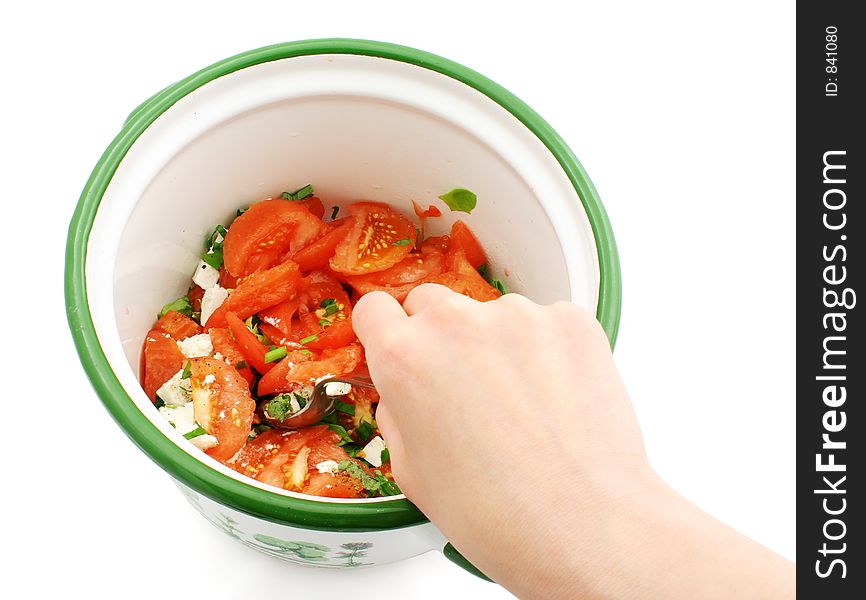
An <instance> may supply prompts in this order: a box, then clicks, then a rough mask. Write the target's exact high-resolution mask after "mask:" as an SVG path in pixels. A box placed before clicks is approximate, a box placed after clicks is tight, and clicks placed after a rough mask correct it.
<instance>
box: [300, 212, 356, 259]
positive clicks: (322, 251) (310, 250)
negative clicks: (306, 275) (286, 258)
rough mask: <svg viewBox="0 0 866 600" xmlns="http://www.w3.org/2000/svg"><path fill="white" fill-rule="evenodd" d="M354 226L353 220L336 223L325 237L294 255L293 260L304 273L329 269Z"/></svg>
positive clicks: (342, 220)
mask: <svg viewBox="0 0 866 600" xmlns="http://www.w3.org/2000/svg"><path fill="white" fill-rule="evenodd" d="M353 224H354V223H353V221H352V220H351V219H341V220H339V221H335V222H334V223H332V224H331V226H330V230H329V231H328V232H327V233H325V235H323V236H322V237H320V238H319V239H317V240H314V241H313V242H310V244H308V245H307V246H304V247H303V248H301V249H300V250H298V251H297V252H295V253H294V254H292V256H291V259H292V260H293V261H295V262H296V263H298V266H299V267H300V268H301V271H304V272H307V271H312V270H313V269H324V268H327V266H328V261H329V260H330V259H331V257H332V256H334V251H335V250H336V248H337V245H338V244H339V243H340V242H342V241H343V239H344V238H345V237H346V236H347V235H348V234H349V231H350V230H351V229H352V226H353Z"/></svg>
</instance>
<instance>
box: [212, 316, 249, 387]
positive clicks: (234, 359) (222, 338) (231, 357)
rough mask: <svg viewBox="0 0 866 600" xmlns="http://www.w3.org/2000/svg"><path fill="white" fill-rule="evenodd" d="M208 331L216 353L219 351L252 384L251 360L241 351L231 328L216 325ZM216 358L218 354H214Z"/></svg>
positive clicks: (225, 360)
mask: <svg viewBox="0 0 866 600" xmlns="http://www.w3.org/2000/svg"><path fill="white" fill-rule="evenodd" d="M232 316H234V315H232ZM244 329H246V327H244ZM208 333H210V339H211V343H212V344H213V349H214V353H215V354H216V353H219V354H220V355H221V356H222V358H223V361H224V362H225V363H226V364H228V365H231V366H232V367H234V368H235V369H236V370H237V372H238V373H240V374H241V377H243V378H244V379H246V380H247V384H251V383H252V382H253V372H252V370H251V369H250V365H249V362H247V357H246V356H245V355H244V353H243V352H242V351H241V349H240V346H238V345H237V344H236V343H235V341H234V340H233V339H232V336H231V333H229V330H228V329H226V328H223V327H219V328H216V327H215V328H214V329H211V330H210V331H209V332H208ZM254 337H255V336H254ZM256 341H258V340H256ZM214 358H216V356H214ZM238 365H242V366H238Z"/></svg>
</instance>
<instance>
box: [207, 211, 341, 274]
mask: <svg viewBox="0 0 866 600" xmlns="http://www.w3.org/2000/svg"><path fill="white" fill-rule="evenodd" d="M323 228H324V224H323V223H322V222H321V221H320V220H319V219H318V218H316V216H315V215H314V214H313V213H311V212H310V211H309V209H308V208H307V207H306V206H304V204H303V203H301V202H291V201H286V200H282V199H276V200H264V201H263V202H259V203H257V204H253V205H252V206H250V208H249V210H247V211H246V212H245V213H243V214H242V215H241V216H239V217H238V218H237V219H235V221H234V222H233V223H232V224H231V226H230V227H229V229H228V233H226V236H225V241H224V242H223V260H224V265H225V267H226V270H227V271H228V272H229V273H230V274H232V275H234V276H235V277H241V276H244V275H247V274H249V273H252V272H253V269H252V268H251V267H250V265H249V263H250V261H251V259H253V257H256V256H258V258H256V259H255V260H254V261H253V266H254V267H255V268H256V269H262V268H269V267H271V266H273V261H276V260H279V258H280V257H282V256H283V255H284V254H285V253H286V252H295V251H297V250H298V249H300V248H303V247H304V246H305V245H307V244H308V243H309V242H310V240H313V239H315V238H316V237H318V236H319V235H321V232H322V229H323ZM263 257H264V258H263ZM269 263H271V264H269Z"/></svg>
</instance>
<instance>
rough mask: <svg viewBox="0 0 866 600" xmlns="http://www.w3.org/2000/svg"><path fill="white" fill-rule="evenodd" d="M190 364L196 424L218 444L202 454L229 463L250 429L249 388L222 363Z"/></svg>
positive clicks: (205, 359)
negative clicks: (205, 453)
mask: <svg viewBox="0 0 866 600" xmlns="http://www.w3.org/2000/svg"><path fill="white" fill-rule="evenodd" d="M189 364H190V376H189V379H190V385H191V387H192V401H193V411H194V415H195V420H196V422H198V424H199V425H201V426H202V427H203V428H204V429H205V431H207V432H208V433H209V434H211V435H212V436H214V437H215V438H216V439H217V440H218V441H219V444H217V445H216V446H214V447H213V448H209V449H207V450H206V451H205V452H207V454H209V455H210V456H212V457H213V458H215V459H216V460H220V461H225V460H228V459H230V458H231V457H232V456H234V455H235V453H236V452H237V451H238V450H240V449H241V447H243V445H244V444H245V443H246V441H247V435H249V432H250V426H251V425H252V421H253V413H254V412H255V410H256V403H255V402H254V401H253V399H252V397H251V396H250V390H249V384H247V382H246V380H245V379H244V378H243V377H241V375H240V373H238V372H237V370H236V369H235V368H234V367H231V366H229V365H227V364H226V363H224V362H223V361H221V360H217V359H215V358H210V357H202V358H191V359H190V360H189Z"/></svg>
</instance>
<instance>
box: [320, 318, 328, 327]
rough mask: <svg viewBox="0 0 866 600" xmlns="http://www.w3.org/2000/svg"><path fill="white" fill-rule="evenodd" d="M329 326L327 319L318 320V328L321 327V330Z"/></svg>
mask: <svg viewBox="0 0 866 600" xmlns="http://www.w3.org/2000/svg"><path fill="white" fill-rule="evenodd" d="M330 324H331V322H330V321H329V320H328V319H319V327H321V328H322V329H324V328H325V327H327V326H328V325H330Z"/></svg>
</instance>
